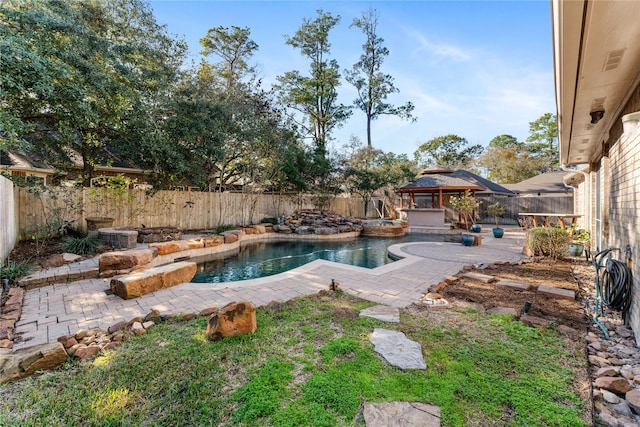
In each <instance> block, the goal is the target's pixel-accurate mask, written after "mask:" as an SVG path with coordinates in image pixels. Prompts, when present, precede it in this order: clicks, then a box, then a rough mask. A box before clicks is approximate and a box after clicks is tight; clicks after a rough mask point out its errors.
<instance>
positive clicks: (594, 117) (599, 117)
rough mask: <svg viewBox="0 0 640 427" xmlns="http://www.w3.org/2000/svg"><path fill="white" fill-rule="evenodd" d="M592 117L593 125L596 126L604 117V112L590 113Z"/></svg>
mask: <svg viewBox="0 0 640 427" xmlns="http://www.w3.org/2000/svg"><path fill="white" fill-rule="evenodd" d="M589 114H590V115H591V123H592V124H594V125H595V124H596V123H598V122H599V121H600V120H602V118H603V117H604V110H596V111H592V112H590V113H589Z"/></svg>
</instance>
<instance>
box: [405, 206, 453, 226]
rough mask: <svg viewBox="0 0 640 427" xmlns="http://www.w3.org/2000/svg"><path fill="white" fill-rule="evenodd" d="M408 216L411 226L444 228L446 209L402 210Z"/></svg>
mask: <svg viewBox="0 0 640 427" xmlns="http://www.w3.org/2000/svg"><path fill="white" fill-rule="evenodd" d="M400 211H401V212H403V213H404V215H406V219H407V221H409V225H414V226H426V227H442V226H444V209H439V208H413V209H407V208H405V209H400Z"/></svg>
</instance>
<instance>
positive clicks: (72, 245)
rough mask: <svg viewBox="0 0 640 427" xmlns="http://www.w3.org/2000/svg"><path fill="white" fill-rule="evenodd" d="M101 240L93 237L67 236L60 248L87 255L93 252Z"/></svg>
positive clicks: (100, 243)
mask: <svg viewBox="0 0 640 427" xmlns="http://www.w3.org/2000/svg"><path fill="white" fill-rule="evenodd" d="M100 245H102V241H101V240H99V239H96V238H95V237H90V236H85V237H67V239H66V240H65V242H64V246H63V247H62V249H63V250H64V251H65V252H71V253H72V254H76V255H88V254H92V253H94V252H95V251H96V250H97V249H98V246H100Z"/></svg>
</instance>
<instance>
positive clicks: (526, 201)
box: [478, 195, 573, 224]
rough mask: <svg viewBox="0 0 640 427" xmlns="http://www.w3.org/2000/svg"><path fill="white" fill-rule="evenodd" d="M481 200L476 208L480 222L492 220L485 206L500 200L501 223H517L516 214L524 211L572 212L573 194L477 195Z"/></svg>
mask: <svg viewBox="0 0 640 427" xmlns="http://www.w3.org/2000/svg"><path fill="white" fill-rule="evenodd" d="M478 200H480V201H482V203H480V207H479V208H478V217H479V218H480V221H482V222H487V223H490V222H493V220H494V219H493V217H492V216H490V215H489V214H488V213H487V206H489V205H492V204H494V203H495V202H500V204H501V205H502V206H503V207H504V209H505V210H504V215H502V217H501V218H500V222H501V223H502V224H517V223H518V214H519V213H526V212H536V213H537V212H547V213H558V214H561V213H562V214H570V213H573V195H568V196H534V197H527V196H517V197H505V196H502V197H501V196H494V195H491V196H488V197H478Z"/></svg>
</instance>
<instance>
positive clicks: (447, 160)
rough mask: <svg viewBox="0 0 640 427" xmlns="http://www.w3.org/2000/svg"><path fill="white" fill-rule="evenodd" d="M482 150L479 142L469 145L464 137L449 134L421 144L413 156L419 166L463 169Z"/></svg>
mask: <svg viewBox="0 0 640 427" xmlns="http://www.w3.org/2000/svg"><path fill="white" fill-rule="evenodd" d="M482 150H483V148H482V145H480V144H475V145H471V146H469V142H468V141H467V140H466V139H465V138H462V137H460V136H458V135H452V134H449V135H443V136H439V137H436V138H433V139H431V140H429V141H427V142H425V143H423V144H421V145H420V146H419V147H418V149H417V150H416V151H415V152H414V157H415V159H416V162H418V164H419V165H420V166H432V165H439V166H443V167H446V168H449V169H465V168H468V167H469V166H470V165H471V164H472V162H473V160H474V159H475V158H477V157H478V156H479V155H480V154H481V153H482Z"/></svg>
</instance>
